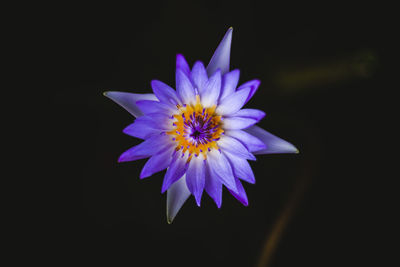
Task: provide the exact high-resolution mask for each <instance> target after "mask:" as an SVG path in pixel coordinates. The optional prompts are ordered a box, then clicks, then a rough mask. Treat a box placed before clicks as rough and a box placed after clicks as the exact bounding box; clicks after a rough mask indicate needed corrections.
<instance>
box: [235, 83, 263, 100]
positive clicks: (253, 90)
mask: <svg viewBox="0 0 400 267" xmlns="http://www.w3.org/2000/svg"><path fill="white" fill-rule="evenodd" d="M260 83H261V81H260V80H251V81H248V82H245V83H244V84H242V85H241V86H239V87H238V89H237V91H240V90H243V89H245V88H250V93H249V95H248V97H247V99H246V102H245V104H246V103H247V102H249V100H250V99H251V98H252V97H253V95H254V94H255V93H256V91H257V89H258V87H259V86H260Z"/></svg>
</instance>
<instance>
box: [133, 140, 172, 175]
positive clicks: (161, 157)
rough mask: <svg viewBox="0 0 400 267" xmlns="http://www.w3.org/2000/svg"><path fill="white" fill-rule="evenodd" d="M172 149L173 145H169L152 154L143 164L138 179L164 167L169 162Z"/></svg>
mask: <svg viewBox="0 0 400 267" xmlns="http://www.w3.org/2000/svg"><path fill="white" fill-rule="evenodd" d="M174 149H175V148H174V146H173V145H171V146H170V147H168V148H167V149H164V150H163V151H160V152H159V153H157V154H155V155H153V156H152V157H151V158H150V159H149V160H148V161H147V162H146V164H145V165H144V167H143V169H142V172H141V173H140V179H143V178H146V177H149V176H151V175H153V174H154V173H156V172H160V171H162V170H164V169H166V168H167V167H168V166H169V164H170V162H171V159H172V153H173V152H174Z"/></svg>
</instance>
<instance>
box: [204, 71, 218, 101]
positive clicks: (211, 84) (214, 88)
mask: <svg viewBox="0 0 400 267" xmlns="http://www.w3.org/2000/svg"><path fill="white" fill-rule="evenodd" d="M220 91H221V71H219V70H218V71H216V72H215V73H214V74H213V75H212V76H211V77H210V79H208V81H207V82H206V85H205V86H204V91H203V92H202V94H201V103H202V105H203V107H205V108H208V107H212V106H213V105H216V104H217V101H218V97H219V93H220Z"/></svg>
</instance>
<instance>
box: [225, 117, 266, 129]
mask: <svg viewBox="0 0 400 267" xmlns="http://www.w3.org/2000/svg"><path fill="white" fill-rule="evenodd" d="M222 122H223V124H224V129H226V130H241V129H245V128H248V127H250V126H252V125H254V124H256V123H257V122H258V120H255V119H252V118H243V117H226V118H223V120H222Z"/></svg>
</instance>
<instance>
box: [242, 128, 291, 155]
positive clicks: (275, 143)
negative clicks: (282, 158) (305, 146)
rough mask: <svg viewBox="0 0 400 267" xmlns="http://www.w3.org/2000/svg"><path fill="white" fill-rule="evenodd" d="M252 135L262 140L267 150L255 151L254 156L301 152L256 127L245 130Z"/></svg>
mask: <svg viewBox="0 0 400 267" xmlns="http://www.w3.org/2000/svg"><path fill="white" fill-rule="evenodd" d="M245 131H246V132H248V133H249V134H251V135H254V136H255V137H257V138H258V139H260V140H261V141H262V142H263V143H264V144H265V145H266V147H267V148H265V149H262V150H259V151H255V152H253V153H254V154H259V155H260V154H275V153H299V150H297V148H296V147H295V146H294V145H292V144H291V143H289V142H287V141H285V140H283V139H281V138H279V137H277V136H275V135H273V134H271V133H269V132H267V131H265V130H264V129H262V128H260V127H258V126H256V125H254V126H252V127H250V128H248V129H246V130H245Z"/></svg>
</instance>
